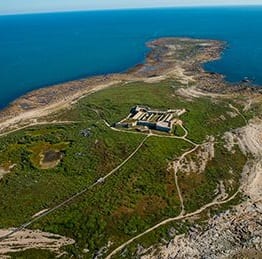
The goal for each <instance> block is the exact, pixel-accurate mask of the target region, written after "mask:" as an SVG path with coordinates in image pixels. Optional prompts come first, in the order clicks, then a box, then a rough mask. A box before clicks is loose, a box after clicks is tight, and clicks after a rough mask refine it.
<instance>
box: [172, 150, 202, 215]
mask: <svg viewBox="0 0 262 259" xmlns="http://www.w3.org/2000/svg"><path fill="white" fill-rule="evenodd" d="M198 147H199V145H195V147H194V148H192V149H191V150H189V151H187V152H185V153H184V154H182V156H180V158H179V159H178V160H177V161H174V162H173V170H174V178H175V183H176V188H177V193H178V196H179V200H180V204H181V212H180V215H184V214H185V206H184V199H183V196H182V193H181V190H180V187H179V183H178V177H177V173H178V170H179V166H180V163H181V161H182V160H183V159H184V158H185V157H186V156H187V155H189V154H191V153H193V152H194V151H195V150H196V149H197V148H198Z"/></svg>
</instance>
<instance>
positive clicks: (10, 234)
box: [0, 135, 151, 245]
mask: <svg viewBox="0 0 262 259" xmlns="http://www.w3.org/2000/svg"><path fill="white" fill-rule="evenodd" d="M150 136H151V135H147V136H146V137H145V138H144V139H143V140H142V141H141V143H140V144H139V145H138V147H137V148H136V149H135V150H134V151H133V152H132V153H131V154H130V155H129V156H128V157H127V158H126V159H125V160H124V161H123V162H122V163H121V164H120V165H118V166H117V167H116V168H114V169H113V170H112V171H111V172H109V173H108V174H107V175H105V176H104V177H102V178H99V179H98V180H97V181H96V182H94V183H93V184H91V185H89V186H88V187H86V188H85V189H83V190H82V191H80V192H78V193H76V194H74V195H73V196H71V197H70V198H68V199H66V200H64V201H63V202H61V203H60V204H58V205H56V206H55V207H53V208H51V209H46V210H45V211H44V212H43V213H41V214H39V215H37V216H36V214H35V215H33V216H32V217H31V218H32V219H31V220H30V221H28V222H26V223H24V224H22V225H21V226H19V227H18V228H15V229H13V230H12V231H11V232H9V233H6V234H4V235H3V236H0V245H1V242H3V241H4V240H5V239H6V238H8V237H10V236H12V235H14V234H15V233H17V232H19V231H21V230H23V229H25V228H27V227H28V226H30V225H32V224H33V223H34V222H36V221H38V220H40V219H41V218H43V217H45V216H47V215H49V214H51V213H52V212H54V211H56V210H58V209H59V208H61V207H63V206H65V205H67V204H68V203H69V202H71V201H73V200H75V199H76V198H77V197H79V196H81V195H82V194H84V193H85V192H87V191H88V190H90V189H92V188H94V187H95V186H96V185H99V184H102V183H104V181H105V180H106V179H107V178H108V177H110V176H111V175H113V174H114V173H115V172H117V171H118V170H119V169H120V168H121V167H123V166H124V165H125V164H126V163H127V162H128V161H129V160H130V159H131V158H132V157H133V156H134V155H135V154H136V153H137V152H138V151H139V150H140V148H141V147H142V146H143V144H144V143H145V142H146V140H147V139H148V138H149V137H150Z"/></svg>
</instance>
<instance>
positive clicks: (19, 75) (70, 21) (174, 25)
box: [0, 7, 262, 108]
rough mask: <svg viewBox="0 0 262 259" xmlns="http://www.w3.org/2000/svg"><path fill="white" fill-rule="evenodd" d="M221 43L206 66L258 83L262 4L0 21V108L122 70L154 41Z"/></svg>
mask: <svg viewBox="0 0 262 259" xmlns="http://www.w3.org/2000/svg"><path fill="white" fill-rule="evenodd" d="M167 36H168V37H193V38H205V39H217V40H223V41H226V42H227V48H226V49H225V51H224V53H223V55H222V59H220V60H218V61H215V62H211V63H208V64H206V65H205V68H206V69H207V70H209V71H213V72H219V73H222V74H224V75H225V76H226V79H227V80H228V81H230V82H239V81H241V80H242V79H243V78H244V77H249V78H252V79H254V83H255V84H257V85H259V84H261V85H262V7H223V8H173V9H142V10H118V11H87V12H71V13H70V12H69V13H50V14H29V15H8V16H0V108H3V107H5V106H6V105H8V104H9V103H10V102H11V101H12V100H14V99H15V98H17V97H19V96H20V95H22V94H25V93H26V92H28V91H31V90H33V89H37V88H40V87H44V86H48V85H53V84H56V83H59V82H64V81H68V80H73V79H78V78H83V77H87V76H92V75H99V74H107V73H112V72H123V71H125V70H127V69H128V68H130V67H132V66H134V65H135V64H137V63H141V62H143V61H144V60H145V56H146V54H147V53H148V51H149V49H148V48H147V47H146V42H148V41H150V40H152V39H156V38H160V37H167Z"/></svg>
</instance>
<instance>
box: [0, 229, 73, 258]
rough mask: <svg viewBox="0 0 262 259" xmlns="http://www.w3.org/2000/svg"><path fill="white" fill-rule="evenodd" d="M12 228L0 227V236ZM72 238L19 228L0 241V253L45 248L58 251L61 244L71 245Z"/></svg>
mask: <svg viewBox="0 0 262 259" xmlns="http://www.w3.org/2000/svg"><path fill="white" fill-rule="evenodd" d="M10 231H12V229H0V237H1V236H4V235H6V234H8V233H9V232H10ZM74 243H75V241H74V240H73V239H70V238H67V237H63V236H60V235H56V234H51V233H47V232H42V231H40V230H29V229H25V230H21V231H19V232H17V233H15V234H13V235H12V236H10V237H8V238H7V239H5V240H3V241H0V255H3V254H7V253H11V252H19V251H25V250H27V249H31V248H35V249H46V250H50V251H52V252H55V253H58V252H59V249H61V248H62V247H63V246H67V245H72V244H74Z"/></svg>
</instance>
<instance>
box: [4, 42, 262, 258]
mask: <svg viewBox="0 0 262 259" xmlns="http://www.w3.org/2000/svg"><path fill="white" fill-rule="evenodd" d="M148 46H149V47H150V48H151V51H150V53H149V54H148V56H147V58H146V61H145V63H144V64H141V65H137V66H136V67H134V68H132V69H130V70H129V71H127V72H125V73H122V74H110V75H102V76H96V77H91V78H86V79H81V80H76V81H71V82H66V83H62V84H59V85H55V86H51V87H47V88H42V89H40V90H36V91H33V92H31V93H28V94H27V95H25V96H23V97H21V98H19V99H18V100H16V101H14V102H13V103H12V104H11V105H10V106H9V107H7V108H6V109H5V110H3V111H1V113H0V199H1V203H0V214H1V217H0V257H1V256H4V257H5V256H16V257H19V258H21V257H22V258H27V257H28V256H29V255H30V256H31V257H32V256H33V257H35V258H53V257H55V256H61V258H70V257H83V258H94V257H95V258H108V259H109V258H144V259H145V258H154V257H155V256H159V257H160V258H168V257H170V258H176V257H179V258H192V257H198V256H199V255H201V256H203V257H205V258H211V256H213V255H214V253H215V256H216V257H217V258H219V257H222V256H227V257H229V258H239V257H241V256H244V257H250V258H252V257H254V258H259V257H261V249H260V248H261V242H260V241H259V240H260V239H261V235H262V228H261V224H260V222H261V208H262V204H261V196H262V192H261V190H262V188H261V183H262V174H261V172H262V171H261V168H262V164H261V161H262V135H261V132H262V117H261V114H262V95H261V88H255V87H250V86H248V85H247V84H246V83H243V84H238V85H234V84H229V83H228V82H226V81H225V80H224V77H223V75H219V74H216V73H209V72H207V71H205V70H204V69H203V64H204V63H205V62H208V61H211V60H215V59H218V58H220V55H221V52H222V51H223V48H224V46H225V43H223V42H219V41H215V40H203V39H190V38H163V39H157V40H154V41H152V42H149V43H148ZM247 248H248V249H247Z"/></svg>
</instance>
